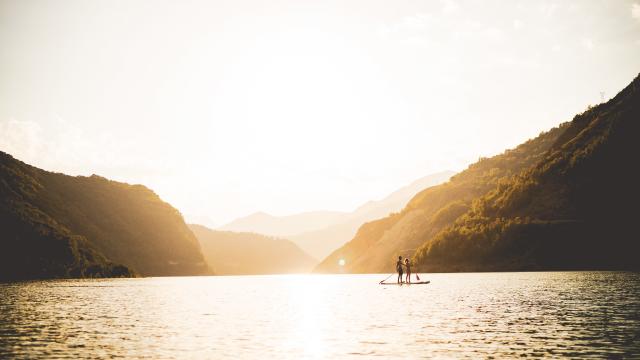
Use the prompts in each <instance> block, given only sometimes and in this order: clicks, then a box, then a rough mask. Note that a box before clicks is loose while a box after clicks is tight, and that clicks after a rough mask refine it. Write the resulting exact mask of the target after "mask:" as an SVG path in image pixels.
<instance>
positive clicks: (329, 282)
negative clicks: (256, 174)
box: [0, 272, 640, 359]
mask: <svg viewBox="0 0 640 360" xmlns="http://www.w3.org/2000/svg"><path fill="white" fill-rule="evenodd" d="M382 278H384V276H380V275H327V276H323V275H319V276H304V275H300V276H238V277H234V276H228V277H181V278H147V279H114V280H62V281H41V282H23V283H12V284H0V300H1V302H0V310H1V311H0V314H1V315H0V316H1V317H0V357H2V358H6V357H8V358H78V357H91V358H120V357H125V358H152V359H163V358H167V359H184V358H197V359H201V358H224V357H229V358H231V357H233V358H278V359H280V358H294V359H298V358H340V357H354V358H355V357H363V356H364V357H370V356H374V355H375V356H384V357H441V358H460V357H468V358H479V357H480V358H486V357H496V358H504V357H517V356H522V355H525V356H540V357H581V358H584V357H594V358H602V357H608V358H616V357H619V358H638V357H640V274H638V273H616V272H551V273H473V274H433V275H424V276H423V278H426V279H428V280H431V284H429V285H412V286H381V285H378V284H377V282H378V281H379V280H381V279H382ZM423 280H424V279H423Z"/></svg>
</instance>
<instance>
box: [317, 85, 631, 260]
mask: <svg viewBox="0 0 640 360" xmlns="http://www.w3.org/2000/svg"><path fill="white" fill-rule="evenodd" d="M638 91H640V80H638V78H636V79H635V80H634V81H633V83H632V84H631V85H629V86H628V87H627V88H626V89H625V90H623V91H622V92H621V93H620V94H618V95H617V96H616V97H615V98H614V99H612V100H610V101H609V102H607V103H606V104H601V105H599V106H597V107H594V108H591V109H589V110H588V111H586V112H585V113H583V114H581V115H578V116H576V117H575V118H574V120H573V121H572V122H569V123H565V124H562V125H560V126H559V127H557V128H554V129H552V130H550V131H548V132H545V133H542V134H540V135H539V136H538V137H536V138H535V139H532V140H529V141H527V142H525V143H524V144H522V145H520V146H518V147H516V148H515V149H513V150H508V151H506V152H504V153H503V154H500V155H497V156H494V157H492V158H488V159H480V160H479V161H478V162H477V163H475V164H473V165H471V166H469V168H468V169H467V170H465V171H463V172H461V173H460V174H458V175H456V176H454V177H453V178H452V179H451V180H450V181H449V182H448V183H445V184H442V185H439V186H434V187H431V188H428V189H426V190H424V191H422V192H421V193H419V194H418V195H416V196H415V197H414V198H413V199H412V200H411V201H410V202H409V204H408V205H407V206H406V207H405V209H403V210H402V211H401V212H400V213H397V214H393V215H390V216H388V217H386V218H384V219H380V220H377V221H373V222H370V223H367V224H365V225H363V226H362V227H361V228H360V230H359V231H358V233H357V234H356V236H355V238H354V239H353V240H352V241H351V242H349V243H347V244H346V245H345V246H343V247H342V248H340V249H338V250H336V251H335V252H334V253H332V254H331V255H330V256H329V257H328V258H326V259H325V260H324V261H323V262H322V263H321V264H320V265H319V266H318V267H317V268H316V271H318V272H386V271H393V263H394V258H396V257H397V255H404V256H415V261H416V262H417V264H418V268H419V270H421V271H487V270H529V269H594V268H598V269H602V268H606V269H609V268H617V269H626V268H637V267H638V264H637V260H635V258H634V257H635V256H636V255H637V254H638V250H639V246H638V241H637V235H635V234H636V233H635V231H634V230H633V228H632V224H633V221H632V217H634V216H635V214H636V213H637V209H636V208H635V206H636V205H635V204H637V203H638V200H640V199H639V197H638V186H637V184H638V180H639V179H638V175H637V174H636V173H637V171H636V169H635V154H637V153H638V149H637V146H634V138H635V137H636V136H637V135H638V121H639V120H640V116H639V113H638V107H639V104H640V98H639V95H638ZM340 259H343V260H344V261H345V265H344V266H343V267H341V266H340V265H339V264H338V261H339V260H340Z"/></svg>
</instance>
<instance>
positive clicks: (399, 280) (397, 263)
mask: <svg viewBox="0 0 640 360" xmlns="http://www.w3.org/2000/svg"><path fill="white" fill-rule="evenodd" d="M402 265H403V264H402V256H398V261H397V262H396V271H398V284H402V272H403V271H402Z"/></svg>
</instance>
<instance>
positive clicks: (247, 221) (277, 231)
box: [217, 211, 348, 237]
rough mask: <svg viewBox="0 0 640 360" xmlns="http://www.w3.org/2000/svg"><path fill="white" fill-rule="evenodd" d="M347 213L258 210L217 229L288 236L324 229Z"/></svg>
mask: <svg viewBox="0 0 640 360" xmlns="http://www.w3.org/2000/svg"><path fill="white" fill-rule="evenodd" d="M347 214H348V213H344V212H340V211H310V212H305V213H300V214H294V215H287V216H273V215H269V214H267V213H264V212H257V213H253V214H251V215H248V216H245V217H242V218H239V219H236V220H233V221H232V222H230V223H228V224H226V225H223V226H221V227H219V228H218V229H217V230H222V231H236V232H251V233H258V234H264V235H268V236H278V237H287V236H292V235H296V234H300V233H304V232H307V231H313V230H317V229H322V228H324V227H326V226H329V225H332V224H335V223H336V222H338V221H340V219H342V218H343V217H344V216H346V215H347Z"/></svg>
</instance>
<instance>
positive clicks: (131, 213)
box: [0, 152, 209, 279]
mask: <svg viewBox="0 0 640 360" xmlns="http://www.w3.org/2000/svg"><path fill="white" fill-rule="evenodd" d="M0 195H1V197H0V225H1V226H0V229H1V233H0V246H1V247H2V251H1V252H0V253H1V255H0V278H4V279H24V278H52V277H89V276H126V275H131V274H132V273H134V272H135V273H137V274H140V275H143V276H165V275H197V274H205V273H209V268H208V266H207V264H206V262H205V260H204V257H203V255H202V253H201V251H200V246H199V244H198V241H197V240H196V238H195V236H194V235H193V233H191V231H190V230H189V228H188V227H187V225H186V224H185V223H184V221H183V219H182V216H181V215H180V213H179V212H178V211H177V210H176V209H174V208H173V207H172V206H171V205H169V204H168V203H166V202H164V201H162V200H161V199H160V198H159V197H158V195H156V194H155V193H154V192H153V191H151V190H149V189H148V188H146V187H144V186H142V185H129V184H125V183H120V182H115V181H110V180H107V179H105V178H102V177H100V176H96V175H93V176H90V177H84V176H76V177H73V176H68V175H64V174H59V173H52V172H48V171H44V170H41V169H38V168H35V167H33V166H30V165H27V164H25V163H23V162H21V161H18V160H16V159H14V158H13V157H12V156H10V155H8V154H6V153H4V152H0Z"/></svg>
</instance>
